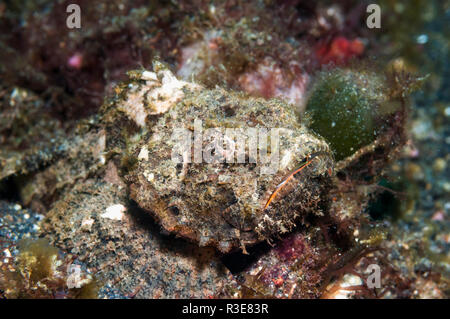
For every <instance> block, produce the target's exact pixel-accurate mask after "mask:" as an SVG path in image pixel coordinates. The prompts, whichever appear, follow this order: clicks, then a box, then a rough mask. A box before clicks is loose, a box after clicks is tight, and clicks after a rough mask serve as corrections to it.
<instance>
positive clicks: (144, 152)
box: [138, 146, 148, 161]
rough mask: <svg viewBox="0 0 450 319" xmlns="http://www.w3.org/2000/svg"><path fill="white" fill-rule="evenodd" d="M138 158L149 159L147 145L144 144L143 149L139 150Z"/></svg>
mask: <svg viewBox="0 0 450 319" xmlns="http://www.w3.org/2000/svg"><path fill="white" fill-rule="evenodd" d="M138 159H139V160H144V161H148V148H147V146H144V147H143V148H142V149H141V151H140V152H139V155H138Z"/></svg>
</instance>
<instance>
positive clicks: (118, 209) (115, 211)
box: [100, 204, 127, 220]
mask: <svg viewBox="0 0 450 319" xmlns="http://www.w3.org/2000/svg"><path fill="white" fill-rule="evenodd" d="M126 210H127V209H126V208H125V206H123V205H122V204H115V205H112V206H109V207H108V208H107V209H106V211H105V212H104V213H103V214H101V215H100V217H103V218H109V219H113V220H122V218H123V217H124V212H125V211H126Z"/></svg>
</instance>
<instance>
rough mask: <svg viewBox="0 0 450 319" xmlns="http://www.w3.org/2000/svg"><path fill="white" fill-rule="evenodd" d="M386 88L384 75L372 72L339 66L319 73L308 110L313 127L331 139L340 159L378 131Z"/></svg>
mask: <svg viewBox="0 0 450 319" xmlns="http://www.w3.org/2000/svg"><path fill="white" fill-rule="evenodd" d="M384 92H385V89H384V81H383V77H381V76H378V75H377V74H375V73H371V72H358V71H353V70H343V69H337V70H333V71H329V72H323V73H322V74H320V75H319V76H318V78H317V81H316V83H315V85H314V86H313V88H312V93H311V96H310V98H309V100H308V103H307V105H306V111H307V112H308V113H309V114H310V115H311V119H312V123H311V125H310V128H311V129H312V130H313V131H314V132H316V133H317V134H319V135H321V136H322V137H324V138H325V139H326V140H327V141H328V143H329V144H330V146H331V148H332V149H333V151H334V155H335V159H336V160H337V161H339V160H342V159H344V158H346V157H348V156H350V155H352V154H353V153H354V152H355V151H357V150H358V149H359V148H361V147H363V146H365V145H368V144H370V143H371V142H373V141H374V140H375V139H376V137H377V136H378V135H379V130H380V129H381V125H380V124H379V123H378V121H377V119H378V118H379V116H380V115H381V113H382V105H383V104H386V103H385V100H386V95H385V94H384Z"/></svg>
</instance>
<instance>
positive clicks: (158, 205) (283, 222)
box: [109, 71, 333, 252]
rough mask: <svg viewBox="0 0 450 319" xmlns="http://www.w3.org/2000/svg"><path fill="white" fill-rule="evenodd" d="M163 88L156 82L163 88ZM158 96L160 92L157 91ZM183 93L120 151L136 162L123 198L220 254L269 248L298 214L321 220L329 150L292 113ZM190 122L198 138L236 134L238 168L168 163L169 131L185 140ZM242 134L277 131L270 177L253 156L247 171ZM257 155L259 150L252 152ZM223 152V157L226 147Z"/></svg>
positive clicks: (172, 143) (257, 102) (232, 98)
mask: <svg viewBox="0 0 450 319" xmlns="http://www.w3.org/2000/svg"><path fill="white" fill-rule="evenodd" d="M163 72H165V71H160V72H159V73H158V75H161V74H162V73H163ZM167 81H168V80H162V83H164V82H167ZM152 83H153V81H152V80H148V81H146V82H145V83H141V87H139V88H138V89H133V92H132V93H128V94H127V98H126V100H124V101H119V102H117V103H116V104H115V105H114V106H113V107H112V108H111V109H110V111H109V112H113V111H114V110H117V109H119V110H125V113H126V109H125V107H124V105H128V104H129V102H128V101H130V100H133V101H136V100H138V101H139V99H136V96H138V97H144V96H149V95H151V94H152V92H153V90H154V87H155V86H153V84H152ZM176 85H178V83H177V84H176ZM156 87H157V86H156ZM164 90H165V89H164V84H162V86H161V91H164ZM183 90H184V92H183V94H181V95H182V97H181V98H180V99H179V100H178V101H177V103H172V105H171V107H170V108H169V109H168V110H167V111H166V112H164V113H163V114H161V115H160V116H159V117H158V118H157V119H156V120H152V119H150V121H149V118H147V122H146V124H147V126H146V127H145V128H144V129H146V130H148V131H150V132H149V133H148V134H144V135H142V136H141V137H140V139H139V141H138V142H137V143H132V144H131V146H127V150H126V153H127V154H132V155H131V156H134V158H135V162H136V158H137V162H136V163H135V164H134V165H133V166H132V168H131V169H130V170H129V171H128V172H127V173H125V174H124V179H125V181H126V183H127V184H128V185H129V186H130V197H131V199H133V200H135V201H136V202H137V204H138V205H139V206H140V207H141V208H143V209H145V210H146V211H148V212H149V213H151V214H152V215H154V216H155V218H156V220H157V221H158V222H159V223H160V224H161V225H162V227H163V228H164V229H165V230H167V231H168V232H171V233H175V234H177V235H179V236H182V237H185V238H188V239H190V240H192V241H194V242H197V243H198V244H199V245H200V246H216V247H217V248H218V249H219V250H220V251H222V252H229V251H230V250H231V249H233V248H236V247H242V249H243V250H244V251H245V245H247V244H254V243H256V242H258V241H261V240H270V239H272V238H273V237H276V236H277V235H280V234H282V233H286V232H288V231H290V230H291V229H292V228H293V227H294V226H295V222H296V219H297V217H299V216H300V215H301V214H306V213H309V212H313V213H315V214H318V215H320V214H321V209H322V206H323V205H324V202H326V200H327V197H326V196H325V195H324V194H323V192H324V190H325V189H326V185H327V183H328V182H327V178H329V177H330V176H329V175H330V171H329V169H331V168H332V166H333V159H332V156H331V154H330V151H329V148H328V145H327V144H326V143H325V142H324V141H323V140H322V139H321V138H319V137H317V136H315V135H313V134H311V133H310V132H309V131H308V130H307V129H306V127H305V126H303V125H302V124H300V121H299V119H298V116H297V115H296V114H295V112H294V107H293V106H291V105H288V104H285V103H282V102H281V101H278V100H269V101H267V100H263V99H254V98H249V97H247V96H245V95H242V94H237V93H229V92H227V91H225V90H222V89H213V90H208V89H202V90H199V89H198V87H193V88H192V86H189V85H188V84H187V85H186V86H185V87H183ZM143 99H144V102H143V104H144V108H145V111H144V112H148V114H152V112H154V110H155V106H154V105H151V103H150V104H149V106H148V107H147V106H146V103H145V98H143ZM159 102H160V103H162V104H163V103H165V102H166V100H165V99H164V97H162V98H161V99H160V100H159ZM128 117H129V118H132V119H133V120H135V121H136V123H137V124H139V123H142V122H143V121H142V119H141V118H139V119H136V118H133V117H132V116H130V115H128ZM196 120H201V121H202V123H201V125H200V126H201V129H202V130H203V133H204V136H206V135H205V134H206V132H205V131H206V130H207V129H209V128H218V129H219V130H222V131H221V132H222V133H224V132H225V130H224V129H225V128H227V129H240V131H239V133H242V135H243V136H244V137H245V139H246V140H245V141H244V143H245V144H246V145H247V146H246V147H247V150H246V158H245V161H244V163H236V161H237V157H236V156H235V157H234V160H231V163H225V159H223V160H222V162H220V163H206V162H205V161H206V159H205V157H204V156H205V155H204V156H203V159H202V160H201V162H200V163H192V162H194V161H195V159H194V157H193V155H192V156H191V157H190V162H191V163H188V162H187V161H186V160H185V161H183V162H182V163H177V162H176V161H174V160H173V159H172V158H171V155H172V151H173V150H174V148H175V147H176V146H177V139H176V137H175V136H174V132H175V130H176V129H180V128H185V129H186V130H188V131H189V132H192V131H194V122H195V121H196ZM151 121H154V122H151ZM248 128H253V129H259V128H266V129H268V130H270V129H272V128H275V129H282V131H280V133H279V136H280V144H279V146H278V147H279V165H277V166H276V169H275V170H274V171H273V172H271V173H270V174H267V173H266V174H265V173H264V171H263V168H262V167H263V166H266V167H267V166H268V165H272V164H273V163H274V161H272V162H270V163H268V164H265V163H263V160H262V159H261V158H260V157H259V154H258V155H257V156H258V157H257V158H256V159H255V160H256V163H249V162H250V159H249V157H251V155H250V153H249V151H248V147H249V140H250V139H249V132H248V131H247V129H248ZM194 133H195V132H194ZM259 138H261V136H259ZM225 140H226V138H225ZM210 141H211V140H210V139H208V138H206V137H204V138H203V140H202V141H200V142H199V143H197V144H192V145H193V146H192V148H194V147H196V146H197V145H201V146H202V150H203V151H204V152H205V150H206V149H207V145H208V143H209V142H210ZM227 141H228V142H229V144H232V143H237V141H238V139H237V138H236V137H234V139H233V137H230V140H227ZM194 143H195V142H194ZM268 144H270V142H268ZM270 147H271V146H270V145H268V147H267V148H268V149H270ZM261 148H262V147H260V146H258V148H257V151H261ZM236 149H237V147H236ZM223 151H224V152H225V153H226V152H227V145H226V146H225V149H224V150H223ZM216 152H217V153H218V152H219V151H218V150H216ZM317 152H320V156H317V158H315V159H314V160H313V161H312V162H311V165H309V166H308V167H307V168H305V169H304V170H303V171H302V172H301V173H299V174H297V175H296V176H295V178H293V179H292V180H290V181H289V182H288V183H286V185H285V186H284V187H283V189H282V190H281V191H280V192H279V194H277V196H276V198H275V199H274V200H273V201H272V202H271V204H270V205H269V206H268V207H267V209H264V206H265V204H266V202H267V201H268V199H269V197H270V195H271V194H272V193H273V192H274V190H275V188H276V187H277V185H278V184H280V183H281V182H282V181H283V179H284V178H285V177H286V176H287V175H289V173H290V172H291V171H293V170H295V169H296V168H297V167H298V166H299V165H301V163H302V161H304V160H305V158H307V157H308V156H310V155H311V154H313V153H317ZM192 153H193V152H192ZM120 162H123V161H122V160H121V161H120Z"/></svg>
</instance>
